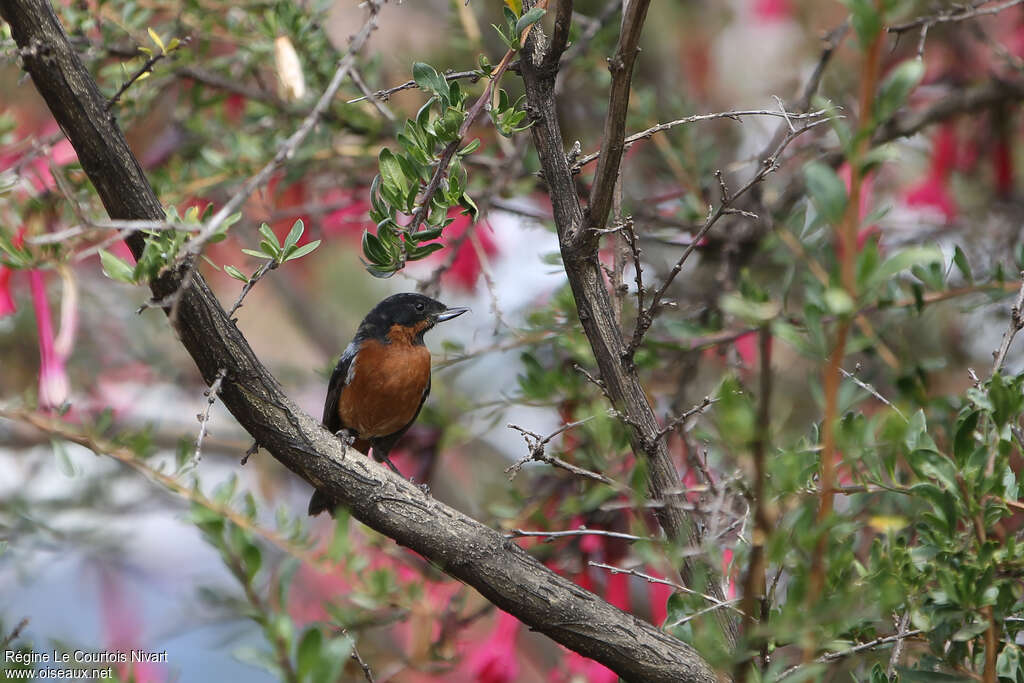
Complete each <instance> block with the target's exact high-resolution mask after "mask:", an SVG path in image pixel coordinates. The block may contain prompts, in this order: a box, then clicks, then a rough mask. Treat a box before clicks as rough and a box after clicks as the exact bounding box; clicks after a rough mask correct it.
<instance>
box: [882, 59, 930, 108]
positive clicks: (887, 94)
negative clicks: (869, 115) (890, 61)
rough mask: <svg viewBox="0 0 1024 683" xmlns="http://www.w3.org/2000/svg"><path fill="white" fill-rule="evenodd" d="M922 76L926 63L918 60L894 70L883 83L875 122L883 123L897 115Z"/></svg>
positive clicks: (908, 62) (910, 61) (911, 60)
mask: <svg viewBox="0 0 1024 683" xmlns="http://www.w3.org/2000/svg"><path fill="white" fill-rule="evenodd" d="M922 76H924V62H923V61H922V60H920V59H916V58H915V59H908V60H907V61H905V62H903V63H902V64H900V65H899V66H897V67H896V68H895V69H893V70H892V73H891V74H890V75H889V77H888V78H886V79H885V82H884V83H882V86H881V87H880V88H879V91H878V97H877V98H876V99H875V121H877V122H879V123H881V122H882V121H886V120H888V119H889V118H890V117H891V116H892V115H893V114H895V113H896V110H897V109H899V108H900V107H902V106H903V103H904V102H906V101H907V97H909V96H910V92H911V91H912V90H913V89H914V88H916V87H917V84H918V83H920V82H921V77H922Z"/></svg>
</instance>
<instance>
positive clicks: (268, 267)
mask: <svg viewBox="0 0 1024 683" xmlns="http://www.w3.org/2000/svg"><path fill="white" fill-rule="evenodd" d="M279 265H280V264H279V263H278V262H277V259H273V258H271V259H267V260H266V261H265V262H264V263H263V265H262V266H260V267H259V270H257V271H256V272H255V273H253V274H252V277H251V278H249V279H248V280H246V282H245V285H243V286H242V291H241V292H240V293H239V295H238V298H237V299H236V300H235V303H234V305H233V306H231V310H229V311H228V317H229V318H231V317H232V316H234V315H235V311H237V310H238V309H239V308H241V307H242V299H244V298H245V296H246V295H247V294H248V293H249V292H250V291H252V288H253V287H255V286H256V283H257V282H259V281H260V279H261V278H262V277H263V276H264V275H266V274H267V273H269V272H270V271H272V270H274V269H275V268H277V267H278V266H279Z"/></svg>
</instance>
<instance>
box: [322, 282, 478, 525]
mask: <svg viewBox="0 0 1024 683" xmlns="http://www.w3.org/2000/svg"><path fill="white" fill-rule="evenodd" d="M468 310H469V309H468V308H462V307H454V308H449V307H448V306H446V305H445V304H443V303H441V302H440V301H436V300H435V299H431V298H430V297H428V296H424V295H423V294H415V293H403V294H393V295H392V296H389V297H387V298H386V299H384V300H383V301H381V302H380V303H378V304H377V305H376V306H374V307H373V310H371V311H370V312H369V313H367V314H366V317H365V318H364V319H363V322H361V323H360V324H359V328H358V330H357V331H356V335H355V337H354V338H353V339H352V342H351V343H350V344H349V345H348V346H347V347H346V348H345V351H344V352H343V353H342V354H341V358H339V359H338V364H337V365H336V366H335V367H334V372H332V373H331V379H330V382H329V383H328V385H327V399H326V401H325V402H324V415H323V420H322V422H323V425H324V427H325V428H327V430H328V431H330V432H331V433H332V434H335V435H338V436H340V437H342V439H343V440H344V441H345V442H346V445H349V444H350V445H352V446H353V447H354V448H355V449H356V450H357V451H359V452H360V453H362V454H363V455H366V454H367V452H368V451H369V450H370V448H371V447H372V448H373V457H374V458H375V459H376V460H378V461H382V462H384V463H386V464H387V465H388V467H390V468H391V469H392V470H393V471H394V472H395V473H396V474H398V475H399V476H401V472H399V470H398V468H397V467H395V465H394V463H392V462H391V460H390V459H389V458H388V453H389V452H390V451H391V449H392V448H393V447H394V445H395V444H396V443H398V440H399V439H401V438H402V435H403V434H405V432H406V431H407V430H408V429H409V427H410V426H411V425H412V423H413V422H415V421H416V418H417V417H418V416H419V414H420V409H421V408H422V407H423V402H424V401H426V400H427V396H428V395H429V394H430V351H429V350H428V349H427V347H426V345H425V344H424V343H423V335H424V334H426V333H427V332H428V331H429V330H430V329H431V328H433V327H434V325H436V324H437V323H440V322H444V321H446V320H451V319H452V318H455V317H458V316H460V315H462V314H463V313H465V312H466V311H468ZM325 510H327V511H330V512H331V513H332V514H333V510H334V504H333V503H332V501H331V498H330V497H329V496H327V495H326V494H324V493H323V492H322V491H320V490H319V489H317V490H316V491H315V492H314V493H313V497H312V498H311V499H310V501H309V514H310V515H311V516H316V515H318V514H320V513H321V512H324V511H325Z"/></svg>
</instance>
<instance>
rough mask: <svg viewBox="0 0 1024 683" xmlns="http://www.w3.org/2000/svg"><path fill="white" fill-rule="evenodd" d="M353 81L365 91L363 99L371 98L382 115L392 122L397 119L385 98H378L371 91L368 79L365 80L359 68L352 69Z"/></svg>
mask: <svg viewBox="0 0 1024 683" xmlns="http://www.w3.org/2000/svg"><path fill="white" fill-rule="evenodd" d="M351 76H352V82H353V83H355V84H356V87H357V88H359V90H360V91H361V92H362V93H363V99H365V100H369V102H370V104H372V105H373V106H374V108H376V109H377V111H379V112H380V115H381V116H383V117H384V118H386V119H387V120H388V121H391V122H392V123H393V122H395V121H396V120H397V119H396V118H395V114H394V112H392V111H391V109H389V108H388V105H386V104H384V102H383V100H380V99H378V98H377V96H376V95H374V94H373V92H371V91H370V87H369V86H368V85H366V81H364V80H363V75H362V74H361V73H359V69H352V71H351Z"/></svg>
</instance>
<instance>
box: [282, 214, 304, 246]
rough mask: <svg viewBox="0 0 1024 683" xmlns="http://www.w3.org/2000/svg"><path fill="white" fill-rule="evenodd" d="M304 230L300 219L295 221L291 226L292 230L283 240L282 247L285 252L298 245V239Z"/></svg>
mask: <svg viewBox="0 0 1024 683" xmlns="http://www.w3.org/2000/svg"><path fill="white" fill-rule="evenodd" d="M305 229H306V226H305V225H304V224H303V223H302V219H301V218H299V219H298V220H296V221H295V224H294V225H292V229H291V230H289V231H288V236H287V237H285V238H284V245H283V246H284V250H285V251H288V250H289V249H291V248H292V247H294V246H295V245H296V244H298V242H299V238H300V237H302V233H303V231H305Z"/></svg>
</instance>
